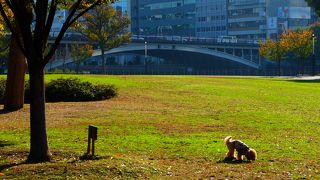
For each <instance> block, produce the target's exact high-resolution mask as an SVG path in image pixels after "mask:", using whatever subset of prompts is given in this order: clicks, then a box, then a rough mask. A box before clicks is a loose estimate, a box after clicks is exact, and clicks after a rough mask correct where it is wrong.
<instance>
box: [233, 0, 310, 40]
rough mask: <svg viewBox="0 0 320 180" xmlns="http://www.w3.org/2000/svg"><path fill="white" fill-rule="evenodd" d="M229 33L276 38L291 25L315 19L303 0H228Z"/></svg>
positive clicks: (295, 27) (245, 36)
mask: <svg viewBox="0 0 320 180" xmlns="http://www.w3.org/2000/svg"><path fill="white" fill-rule="evenodd" d="M227 3H228V8H227V10H228V35H231V36H237V37H240V38H247V39H260V38H268V37H271V38H276V37H277V34H279V33H282V32H284V31H287V30H288V29H297V28H303V27H306V26H308V25H310V24H311V23H312V22H313V19H314V18H313V16H312V14H313V12H312V11H311V8H310V7H308V5H307V3H306V2H305V1H304V0H228V2H227Z"/></svg>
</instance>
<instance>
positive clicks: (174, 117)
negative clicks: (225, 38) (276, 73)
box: [0, 75, 320, 179]
mask: <svg viewBox="0 0 320 180" xmlns="http://www.w3.org/2000/svg"><path fill="white" fill-rule="evenodd" d="M67 76H72V75H64V77H67ZM58 77H61V75H48V76H46V80H47V81H50V80H51V79H56V78H58ZM79 77H80V78H81V79H83V80H88V81H91V82H94V83H107V84H114V85H115V86H116V87H118V88H119V96H118V97H117V98H114V99H111V100H107V101H99V102H85V103H47V106H46V111H47V124H48V136H49V146H50V148H51V151H52V154H53V158H54V161H53V162H50V163H41V164H25V163H24V161H25V159H26V157H27V155H28V148H29V129H28V127H29V122H28V120H29V105H26V106H25V108H24V109H22V110H20V111H18V112H12V113H4V112H1V114H0V179H9V178H18V179H20V178H26V179H34V178H54V179H56V178H58V179H59V178H62V179H65V178H75V179H78V178H79V179H81V178H83V179H97V178H98V179H99V178H126V179H127V178H151V179H153V178H156V179H159V178H161V179H162V178H172V177H174V178H179V179H180V178H210V177H214V178H217V179H219V178H222V179H225V178H229V179H291V178H292V179H296V178H297V179H298V178H306V179H320V175H319V174H320V172H319V171H320V164H319V154H318V152H319V142H320V137H319V135H320V131H319V128H320V105H319V102H320V83H319V82H317V81H294V80H290V79H278V78H254V77H205V76H198V77H197V76H93V75H82V76H79ZM0 108H1V109H2V106H0ZM90 124H93V125H95V126H97V127H98V128H99V130H98V140H97V143H96V148H97V149H96V153H97V154H98V155H99V158H100V159H98V160H86V161H85V160H80V158H79V157H80V156H81V155H83V154H84V152H85V151H86V146H87V144H86V142H87V127H88V125H90ZM228 135H231V136H233V137H234V138H236V139H241V140H243V141H244V142H245V143H246V144H248V145H249V146H251V147H252V148H254V149H256V151H257V153H258V160H257V161H255V162H251V163H249V162H243V163H225V162H224V161H223V159H224V157H225V153H226V152H227V148H226V147H225V146H224V144H223V138H224V137H226V136H228Z"/></svg>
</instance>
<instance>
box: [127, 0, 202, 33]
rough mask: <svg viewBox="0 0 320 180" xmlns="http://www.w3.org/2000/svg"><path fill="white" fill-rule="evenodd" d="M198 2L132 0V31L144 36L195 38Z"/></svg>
mask: <svg viewBox="0 0 320 180" xmlns="http://www.w3.org/2000/svg"><path fill="white" fill-rule="evenodd" d="M195 2H196V0H157V1H156V0H131V31H132V32H133V34H137V35H140V34H143V35H158V36H161V35H172V36H195V24H196V16H195Z"/></svg>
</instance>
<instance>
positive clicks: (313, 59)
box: [312, 34, 316, 76]
mask: <svg viewBox="0 0 320 180" xmlns="http://www.w3.org/2000/svg"><path fill="white" fill-rule="evenodd" d="M315 39H316V36H315V34H312V75H313V76H314V75H315V74H316V69H315V68H316V54H315Z"/></svg>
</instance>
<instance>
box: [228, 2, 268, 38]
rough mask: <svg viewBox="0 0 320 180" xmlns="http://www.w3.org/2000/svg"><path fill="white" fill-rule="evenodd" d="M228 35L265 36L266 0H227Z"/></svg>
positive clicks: (241, 36) (242, 36)
mask: <svg viewBox="0 0 320 180" xmlns="http://www.w3.org/2000/svg"><path fill="white" fill-rule="evenodd" d="M227 6H228V7H227V11H228V12H227V13H228V35H230V36H237V37H240V38H250V39H258V38H265V29H266V27H265V26H266V11H267V9H266V0H227Z"/></svg>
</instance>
